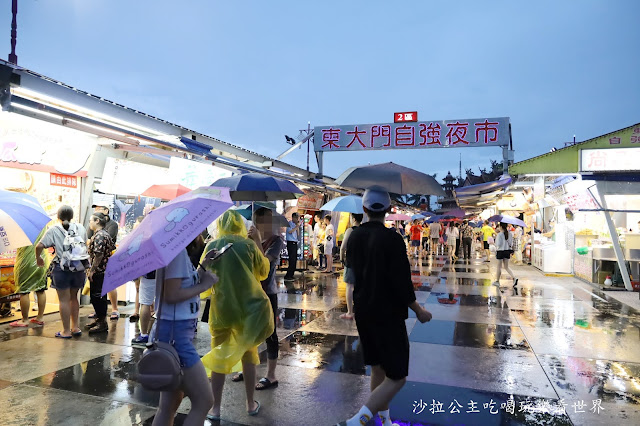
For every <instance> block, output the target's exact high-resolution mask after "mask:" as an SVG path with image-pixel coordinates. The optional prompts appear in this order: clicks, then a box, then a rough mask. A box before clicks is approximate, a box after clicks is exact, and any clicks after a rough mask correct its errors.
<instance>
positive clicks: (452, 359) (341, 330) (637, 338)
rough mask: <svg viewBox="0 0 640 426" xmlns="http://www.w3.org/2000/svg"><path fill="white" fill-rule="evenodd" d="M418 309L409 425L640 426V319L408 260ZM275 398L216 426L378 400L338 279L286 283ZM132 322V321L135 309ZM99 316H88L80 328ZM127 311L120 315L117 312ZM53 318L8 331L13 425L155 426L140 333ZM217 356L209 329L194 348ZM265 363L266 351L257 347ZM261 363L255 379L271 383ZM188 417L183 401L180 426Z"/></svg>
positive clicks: (296, 419)
mask: <svg viewBox="0 0 640 426" xmlns="http://www.w3.org/2000/svg"><path fill="white" fill-rule="evenodd" d="M411 263H412V281H413V283H414V288H415V290H416V298H417V300H418V302H419V303H420V304H422V305H423V306H425V307H426V309H428V310H429V311H431V312H432V314H433V321H431V322H430V323H427V324H420V323H418V322H417V320H416V318H415V315H413V312H411V311H409V318H408V319H407V320H406V326H407V332H408V334H409V340H410V341H411V362H410V368H409V377H408V380H407V384H406V386H405V387H404V388H403V389H402V391H401V392H400V393H399V394H398V395H397V396H396V398H395V399H394V400H393V402H392V404H391V417H392V419H393V420H394V421H395V422H397V423H398V424H400V425H448V424H465V425H466V424H477V425H493V424H495V425H498V424H500V425H503V424H531V425H533V424H548V425H564V424H575V425H598V424H602V425H611V424H616V425H627V424H628V425H635V424H640V312H638V311H637V310H635V309H633V308H631V307H630V306H628V305H626V304H625V303H623V302H621V301H619V300H616V299H614V298H612V297H610V296H609V295H607V294H604V293H602V292H599V291H596V290H594V289H593V287H591V286H588V285H586V284H584V283H582V282H580V281H578V280H576V279H573V278H566V277H546V276H544V275H542V274H541V273H540V272H539V271H537V270H535V269H533V268H531V267H528V266H513V267H512V268H513V270H514V272H515V273H516V274H517V276H518V277H519V279H520V280H519V285H518V287H517V288H515V289H514V288H512V286H511V285H512V282H511V279H510V278H505V277H504V275H503V280H502V283H501V284H502V292H501V291H500V290H499V289H498V288H497V287H495V286H492V285H491V282H492V281H493V280H492V276H493V272H494V268H495V265H494V263H493V262H492V263H491V264H489V263H484V262H482V261H481V260H479V259H474V260H471V261H468V262H464V261H458V262H456V263H454V264H449V263H448V261H447V259H446V258H445V257H443V256H436V257H435V258H434V257H428V258H426V259H421V260H418V259H413V258H412V259H411ZM279 291H280V293H279V295H278V306H279V309H278V319H277V327H278V336H279V337H280V346H281V351H280V360H279V366H278V369H277V376H278V379H279V382H280V386H279V387H278V388H275V389H272V390H268V391H263V392H257V393H256V398H257V399H259V400H260V402H261V404H262V407H263V408H262V409H261V411H260V414H259V415H258V416H257V417H249V416H247V414H246V411H245V407H244V387H243V386H242V385H241V384H237V383H232V382H231V381H230V380H229V378H228V379H227V383H226V385H225V391H224V396H223V404H222V419H223V420H222V421H221V422H215V423H214V424H221V425H254V424H255V425H331V424H335V423H336V422H338V421H341V420H344V419H345V418H347V417H349V416H351V415H352V414H354V413H355V412H356V411H357V409H358V408H359V407H360V406H361V405H362V404H363V403H364V402H365V401H366V398H367V396H368V394H369V377H368V375H369V374H370V368H369V367H367V366H365V365H364V362H363V355H362V347H361V344H360V341H359V338H358V332H357V329H356V327H355V323H354V322H353V321H349V320H343V319H341V318H340V314H341V313H343V312H345V311H346V307H345V304H344V303H345V302H344V300H345V285H344V283H343V282H342V279H341V278H340V277H339V276H338V275H334V276H330V275H326V274H317V273H307V274H305V275H304V276H302V275H299V276H298V277H297V279H296V280H295V281H294V282H286V283H285V282H284V281H283V279H282V276H281V275H279ZM128 309H130V308H128ZM91 311H92V309H91V308H90V307H83V308H82V311H81V316H82V318H81V324H82V325H84V324H85V323H86V322H87V318H86V315H88V314H89V313H90V312H91ZM125 311H127V308H125V309H121V312H125ZM60 328H61V326H60V321H59V319H58V316H57V314H53V315H48V316H47V317H46V325H45V326H44V327H38V328H35V327H30V328H29V329H19V330H16V329H11V328H10V327H8V326H2V327H0V354H2V363H0V400H2V401H5V403H4V413H3V417H2V422H1V424H3V425H5V424H7V425H21V426H22V425H35V424H38V425H49V424H52V425H54V424H73V425H85V424H86V425H96V424H104V425H130V424H144V425H150V424H151V422H152V421H153V416H154V414H155V408H156V407H157V404H158V395H157V394H156V393H154V392H149V391H145V390H144V389H143V388H142V387H141V386H140V385H138V384H137V382H136V363H137V361H138V360H139V359H140V356H141V354H142V351H141V350H140V349H136V348H132V347H131V346H130V341H131V339H132V338H133V337H134V336H135V335H136V333H137V332H139V329H138V328H137V324H134V323H130V322H129V321H128V319H127V318H125V317H124V315H123V317H122V318H121V319H120V320H119V321H114V322H111V324H110V332H109V334H105V335H100V336H89V335H87V334H86V333H84V334H83V335H82V336H81V337H78V338H74V339H72V340H69V341H67V340H62V339H56V338H55V337H54V334H55V332H56V331H58V330H59V329H60ZM195 344H196V348H197V350H198V353H200V355H204V354H205V353H206V352H208V351H209V345H210V336H209V332H208V327H207V325H206V324H204V323H201V324H200V326H199V331H198V336H197V337H196V340H195ZM261 349H262V350H264V347H261ZM265 358H266V356H265V353H264V352H262V353H261V360H262V365H261V366H259V374H264V372H265V365H264V364H265V361H266V360H265ZM188 410H189V401H188V399H185V401H183V403H182V405H181V406H180V409H179V413H180V414H179V415H178V417H177V418H176V424H178V425H180V424H182V421H183V420H184V413H186V412H187V411H188Z"/></svg>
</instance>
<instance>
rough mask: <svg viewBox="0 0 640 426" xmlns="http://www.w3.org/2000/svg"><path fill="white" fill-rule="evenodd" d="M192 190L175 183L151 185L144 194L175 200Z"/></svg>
mask: <svg viewBox="0 0 640 426" xmlns="http://www.w3.org/2000/svg"><path fill="white" fill-rule="evenodd" d="M189 191H191V190H190V189H189V188H187V187H186V186H182V185H180V184H175V185H151V186H150V187H149V188H147V189H146V190H145V191H144V192H143V193H142V195H144V196H145V197H154V198H161V199H163V200H173V199H174V198H176V197H179V196H181V195H183V194H186V193H187V192H189Z"/></svg>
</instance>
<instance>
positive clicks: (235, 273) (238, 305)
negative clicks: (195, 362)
mask: <svg viewBox="0 0 640 426" xmlns="http://www.w3.org/2000/svg"><path fill="white" fill-rule="evenodd" d="M217 222H218V224H217V225H218V231H219V238H218V239H216V240H214V241H212V242H210V243H209V244H208V245H207V248H206V249H205V251H204V253H207V252H208V251H209V250H211V249H221V248H222V247H224V246H225V245H226V244H228V243H233V247H231V248H230V249H229V250H228V251H227V252H226V253H225V254H224V255H223V256H222V257H221V258H220V259H219V260H217V261H216V262H214V264H213V265H212V266H211V267H210V269H211V270H212V271H213V272H215V273H216V274H217V275H218V277H219V279H220V281H218V283H217V284H216V285H215V286H213V289H212V290H210V291H208V292H206V293H203V294H202V297H211V307H210V310H209V330H210V331H211V352H209V353H208V354H206V355H205V356H204V357H203V358H202V362H203V364H204V366H205V368H206V369H207V373H209V372H210V371H213V372H215V373H221V374H229V373H232V372H235V371H240V370H241V368H242V364H241V361H243V360H244V361H245V362H251V363H253V364H256V365H257V364H259V363H260V360H259V358H258V345H260V343H262V342H263V341H265V340H266V338H267V337H269V336H270V335H271V334H272V333H273V328H274V323H273V312H272V310H271V303H270V302H269V298H268V297H267V295H266V294H265V292H264V290H262V286H261V284H260V281H262V280H264V279H265V278H267V276H268V275H269V260H268V259H267V258H266V257H265V256H264V255H263V254H262V252H261V251H260V249H259V248H258V246H256V244H255V242H253V240H251V239H249V238H247V229H246V227H245V224H244V222H243V220H242V216H241V215H240V214H239V213H238V212H236V211H233V210H227V211H226V212H225V213H224V214H223V215H222V216H220V218H219V219H218V221H217Z"/></svg>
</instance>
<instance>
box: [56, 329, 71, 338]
mask: <svg viewBox="0 0 640 426" xmlns="http://www.w3.org/2000/svg"><path fill="white" fill-rule="evenodd" d="M56 337H59V338H60V339H71V338H72V337H73V336H65V335H63V334H62V333H61V332H59V331H58V332H57V333H56Z"/></svg>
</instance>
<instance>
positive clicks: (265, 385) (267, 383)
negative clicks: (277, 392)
mask: <svg viewBox="0 0 640 426" xmlns="http://www.w3.org/2000/svg"><path fill="white" fill-rule="evenodd" d="M277 387H278V381H277V380H274V381H273V382H272V381H271V380H269V379H267V378H266V377H263V378H262V379H260V380H258V384H257V385H256V390H267V389H270V388H277ZM256 402H258V401H256Z"/></svg>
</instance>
